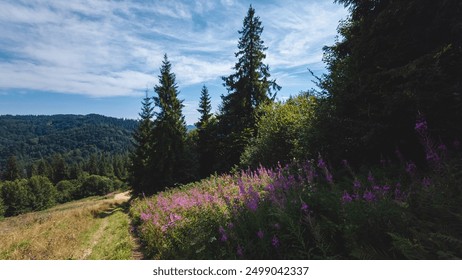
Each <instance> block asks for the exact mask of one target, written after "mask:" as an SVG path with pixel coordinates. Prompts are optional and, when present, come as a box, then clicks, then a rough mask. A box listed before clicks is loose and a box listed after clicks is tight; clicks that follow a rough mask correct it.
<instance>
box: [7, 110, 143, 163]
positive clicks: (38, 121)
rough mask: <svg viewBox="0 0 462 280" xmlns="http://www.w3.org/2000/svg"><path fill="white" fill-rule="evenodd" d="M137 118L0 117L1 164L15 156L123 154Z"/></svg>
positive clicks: (130, 143)
mask: <svg viewBox="0 0 462 280" xmlns="http://www.w3.org/2000/svg"><path fill="white" fill-rule="evenodd" d="M137 123H138V122H137V121H136V120H130V119H118V118H113V117H106V116H102V115H97V114H89V115H21V116H19V115H16V116H13V115H2V116H0V164H1V166H2V167H3V166H4V164H5V162H6V160H7V159H8V158H9V157H10V156H12V155H14V156H16V157H17V158H18V159H19V160H21V161H23V162H30V161H33V160H37V159H40V158H45V157H48V156H51V155H52V154H54V153H62V154H69V153H72V154H75V156H78V157H83V158H84V157H87V156H88V155H90V154H91V153H94V152H105V153H109V154H122V153H126V152H128V151H129V150H130V149H131V147H132V133H133V131H134V129H135V128H136V126H137Z"/></svg>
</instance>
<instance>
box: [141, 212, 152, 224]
mask: <svg viewBox="0 0 462 280" xmlns="http://www.w3.org/2000/svg"><path fill="white" fill-rule="evenodd" d="M151 216H152V215H151V214H150V213H144V212H143V213H141V215H140V219H141V220H142V221H143V222H146V221H147V220H149V219H151Z"/></svg>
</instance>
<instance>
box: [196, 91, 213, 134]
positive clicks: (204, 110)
mask: <svg viewBox="0 0 462 280" xmlns="http://www.w3.org/2000/svg"><path fill="white" fill-rule="evenodd" d="M197 111H198V112H199V113H200V114H201V116H200V118H199V122H198V123H197V128H199V129H200V128H201V127H202V126H203V125H205V124H207V123H208V122H209V121H210V118H211V117H212V112H211V111H212V105H211V102H210V95H209V90H208V89H207V87H206V86H205V85H204V86H203V87H202V90H201V97H200V101H199V109H197Z"/></svg>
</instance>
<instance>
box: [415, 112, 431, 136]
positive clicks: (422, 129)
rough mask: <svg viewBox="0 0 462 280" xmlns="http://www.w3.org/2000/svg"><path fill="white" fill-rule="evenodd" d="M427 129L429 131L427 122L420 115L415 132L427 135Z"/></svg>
mask: <svg viewBox="0 0 462 280" xmlns="http://www.w3.org/2000/svg"><path fill="white" fill-rule="evenodd" d="M427 129H428V126H427V121H426V120H425V119H424V118H423V116H422V115H420V116H419V117H418V119H417V121H416V124H415V130H416V131H417V132H418V133H419V134H425V133H426V132H427Z"/></svg>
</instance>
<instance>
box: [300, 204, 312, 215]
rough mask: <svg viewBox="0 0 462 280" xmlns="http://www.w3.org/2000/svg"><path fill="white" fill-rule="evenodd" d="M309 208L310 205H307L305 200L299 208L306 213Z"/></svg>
mask: <svg viewBox="0 0 462 280" xmlns="http://www.w3.org/2000/svg"><path fill="white" fill-rule="evenodd" d="M309 209H310V207H309V206H308V204H306V203H305V202H302V206H301V207H300V210H302V212H305V213H307V212H308V210H309Z"/></svg>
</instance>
